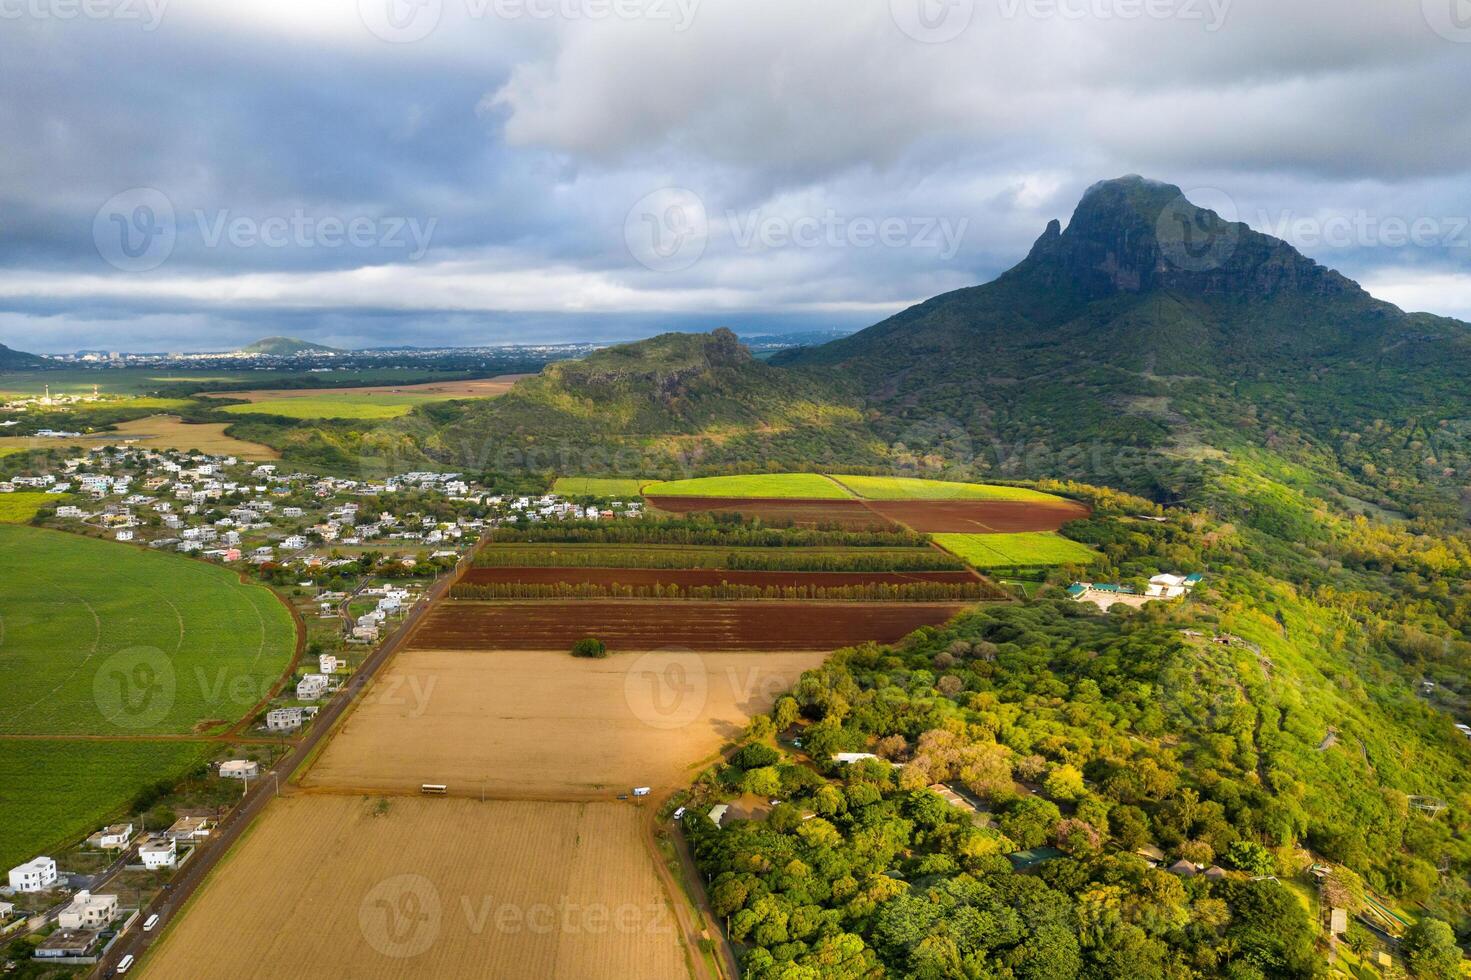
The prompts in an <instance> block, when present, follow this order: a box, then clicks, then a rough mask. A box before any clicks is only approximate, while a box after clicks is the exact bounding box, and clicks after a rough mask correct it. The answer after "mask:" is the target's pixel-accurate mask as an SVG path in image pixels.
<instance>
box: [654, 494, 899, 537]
mask: <svg viewBox="0 0 1471 980" xmlns="http://www.w3.org/2000/svg"><path fill="white" fill-rule="evenodd" d="M644 500H645V501H646V502H647V503H648V505H649V506H650V507H652V508H654V509H655V510H662V511H664V512H666V513H670V514H694V513H716V514H740V515H742V516H744V517H759V518H761V519H762V520H763V521H770V522H773V523H785V522H791V523H792V524H795V525H797V526H798V527H813V526H816V525H833V526H837V527H843V528H847V529H849V530H862V529H869V528H878V529H885V528H888V527H889V526H890V525H889V522H888V521H887V520H885V519H884V518H883V517H880V516H879V515H877V514H875V513H874V512H873V511H871V510H869V508H868V506H867V501H863V500H787V499H784V498H775V497H645V498H644Z"/></svg>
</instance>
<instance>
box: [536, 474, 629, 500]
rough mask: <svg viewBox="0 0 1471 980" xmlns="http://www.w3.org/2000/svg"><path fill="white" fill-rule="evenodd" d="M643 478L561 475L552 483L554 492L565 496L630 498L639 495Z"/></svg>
mask: <svg viewBox="0 0 1471 980" xmlns="http://www.w3.org/2000/svg"><path fill="white" fill-rule="evenodd" d="M643 482H644V481H643V480H632V479H620V478H617V477H596V476H561V477H558V478H557V482H556V483H553V484H552V493H555V494H560V495H562V496H563V497H608V498H617V499H622V500H628V499H631V498H634V497H637V496H638V495H639V488H640V487H641V486H642V485H643Z"/></svg>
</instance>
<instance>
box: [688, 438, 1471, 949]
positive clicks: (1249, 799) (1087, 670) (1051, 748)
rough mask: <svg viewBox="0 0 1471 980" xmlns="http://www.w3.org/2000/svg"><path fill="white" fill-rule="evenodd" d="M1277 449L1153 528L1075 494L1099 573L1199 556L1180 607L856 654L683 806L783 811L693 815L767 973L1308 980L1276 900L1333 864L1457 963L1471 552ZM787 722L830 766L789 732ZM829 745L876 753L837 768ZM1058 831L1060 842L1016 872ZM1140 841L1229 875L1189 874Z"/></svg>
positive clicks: (833, 664) (1352, 900) (1465, 866)
mask: <svg viewBox="0 0 1471 980" xmlns="http://www.w3.org/2000/svg"><path fill="white" fill-rule="evenodd" d="M1268 463H1269V461H1268V460H1267V459H1260V460H1255V461H1248V460H1245V459H1243V460H1242V461H1240V463H1239V469H1238V471H1237V475H1236V476H1235V478H1234V479H1233V480H1232V481H1231V482H1230V483H1229V484H1226V485H1223V486H1222V487H1221V488H1220V490H1219V493H1218V495H1217V494H1216V493H1213V494H1212V495H1211V496H1210V498H1209V499H1210V500H1211V501H1212V505H1211V506H1208V507H1207V506H1202V507H1201V508H1199V509H1195V510H1190V511H1177V512H1175V513H1173V514H1172V516H1171V519H1170V520H1169V521H1167V522H1165V523H1154V522H1149V521H1141V520H1137V519H1131V518H1130V517H1129V516H1128V515H1130V514H1134V513H1148V509H1149V505H1148V504H1146V503H1145V502H1144V501H1137V500H1132V499H1130V498H1128V497H1126V496H1124V495H1121V494H1118V493H1117V492H1113V491H1104V490H1090V489H1089V488H1087V487H1083V486H1079V485H1069V486H1067V487H1062V486H1059V487H1058V489H1060V490H1062V489H1066V490H1067V491H1068V492H1069V493H1071V494H1073V495H1075V496H1080V497H1085V498H1087V497H1091V498H1092V500H1093V502H1094V504H1095V507H1096V508H1097V512H1096V514H1095V516H1094V518H1092V519H1090V520H1088V521H1082V522H1077V523H1075V524H1073V525H1070V526H1069V529H1068V530H1069V533H1070V534H1071V535H1073V536H1075V537H1077V538H1079V539H1081V540H1084V541H1087V542H1088V543H1090V544H1091V545H1092V546H1094V547H1095V548H1097V549H1098V550H1099V552H1100V557H1099V559H1098V561H1097V563H1096V564H1095V566H1094V567H1093V568H1092V569H1090V574H1091V575H1092V576H1094V577H1096V578H1098V579H1099V580H1109V581H1123V582H1126V583H1128V582H1136V583H1137V582H1142V581H1143V580H1144V579H1146V578H1147V577H1148V575H1150V574H1153V573H1154V572H1156V571H1159V570H1161V569H1165V568H1168V569H1179V570H1195V569H1201V570H1208V573H1209V574H1208V578H1207V580H1206V583H1205V584H1204V585H1202V586H1201V587H1200V588H1199V589H1197V591H1196V593H1195V594H1194V595H1193V596H1192V598H1191V599H1190V600H1189V601H1187V602H1184V603H1176V604H1165V603H1158V604H1154V605H1151V606H1148V607H1146V608H1145V609H1144V610H1142V611H1137V612H1135V611H1129V610H1123V609H1122V608H1121V609H1120V610H1119V611H1117V612H1115V613H1113V614H1110V615H1107V616H1104V615H1099V614H1097V613H1095V612H1094V611H1092V607H1089V606H1085V605H1081V604H1077V603H1072V602H1069V601H1065V600H1062V599H1060V598H1053V597H1052V596H1056V595H1057V592H1056V591H1053V592H1052V593H1051V594H1050V596H1048V595H1044V597H1042V598H1041V599H1039V600H1038V601H1036V602H1034V603H1029V604H1025V605H1011V606H993V607H988V608H986V609H984V610H981V611H978V612H976V613H973V614H971V615H967V616H964V617H962V618H960V619H958V620H956V621H954V622H952V623H950V624H948V625H947V626H945V627H943V628H939V629H926V630H921V631H919V632H918V633H916V634H914V635H913V636H911V637H910V638H909V639H908V640H907V641H905V643H903V644H901V645H900V646H898V647H895V648H883V647H877V646H867V647H862V648H858V649H854V650H848V651H843V652H840V653H838V654H837V655H835V656H834V657H833V658H832V659H831V660H830V661H829V662H828V663H827V664H826V665H824V666H823V667H822V668H820V669H818V670H816V671H812V672H810V673H809V674H807V675H806V676H804V678H803V680H802V681H801V683H800V684H799V685H798V686H797V688H796V689H795V691H793V692H792V695H791V697H790V698H789V699H786V700H784V701H782V702H781V703H779V704H778V706H777V708H776V710H775V712H774V713H773V715H774V725H773V724H770V723H766V724H754V725H753V728H752V736H753V738H754V741H753V742H752V743H751V745H750V746H748V747H747V748H746V749H743V750H741V752H738V753H737V754H736V756H734V757H733V758H732V760H731V765H727V766H717V767H716V769H714V770H712V771H710V772H709V773H707V774H706V775H705V776H704V777H702V779H701V781H700V783H699V784H698V785H697V787H696V790H695V792H696V798H695V800H696V802H695V803H694V804H693V806H695V807H698V806H703V803H702V802H700V801H712V800H717V799H721V798H728V796H729V795H730V794H733V793H735V792H740V791H744V792H747V793H755V794H758V795H760V796H762V797H768V796H769V797H774V798H779V799H782V800H784V801H785V803H784V804H783V805H781V806H777V807H776V808H775V809H774V810H773V811H772V813H771V814H770V816H769V817H768V818H767V819H765V820H762V821H751V822H736V823H735V824H734V825H732V826H730V827H728V828H727V829H726V830H724V831H719V832H717V831H715V829H714V827H713V825H711V824H709V823H708V822H706V821H696V822H694V823H692V824H691V825H690V833H691V835H692V837H693V838H694V841H695V846H696V850H697V854H698V857H699V860H700V862H701V864H702V867H703V868H704V870H705V871H706V872H707V873H709V874H710V875H712V876H713V882H712V886H711V889H712V891H711V894H712V899H713V900H714V901H715V903H716V906H717V912H718V913H719V914H720V915H722V916H726V917H728V918H727V923H728V925H729V928H730V932H731V937H732V939H733V940H735V941H736V942H737V943H738V944H739V947H740V948H741V950H742V951H743V955H744V957H745V962H746V969H747V971H748V973H749V974H750V975H752V976H755V977H768V976H770V977H807V976H814V977H815V976H822V977H829V976H876V975H878V974H877V972H876V971H877V970H879V969H882V970H884V971H885V972H887V973H888V974H890V975H895V976H912V977H942V976H946V977H948V976H976V977H989V976H1018V977H1021V976H1048V977H1072V976H1131V977H1151V976H1202V977H1208V976H1209V977H1213V976H1233V977H1256V976H1309V975H1313V974H1314V973H1315V972H1317V971H1318V970H1319V969H1320V968H1321V963H1320V960H1319V959H1318V957H1317V956H1316V955H1315V954H1314V937H1315V936H1316V934H1317V933H1316V929H1315V927H1314V926H1313V924H1312V923H1311V922H1310V920H1309V917H1308V915H1307V912H1306V905H1305V904H1304V902H1303V901H1300V900H1299V896H1298V895H1296V894H1294V893H1293V891H1292V890H1291V888H1290V887H1288V886H1289V885H1293V883H1294V882H1297V881H1300V880H1301V875H1302V871H1303V868H1304V867H1305V866H1306V865H1307V864H1308V863H1309V862H1311V861H1322V862H1326V863H1328V864H1330V865H1331V866H1332V867H1333V868H1334V869H1335V870H1334V871H1333V873H1332V875H1331V876H1330V878H1329V879H1328V882H1327V884H1326V885H1325V886H1324V887H1325V888H1326V889H1327V892H1326V894H1329V895H1330V896H1333V897H1332V899H1331V900H1332V901H1333V902H1334V903H1335V904H1342V905H1344V906H1346V907H1348V908H1349V909H1350V911H1351V912H1353V911H1358V910H1359V909H1360V908H1362V907H1363V905H1364V902H1365V899H1364V898H1363V895H1364V892H1365V890H1368V891H1369V892H1371V893H1372V894H1374V895H1377V896H1378V898H1379V899H1380V900H1382V901H1388V902H1394V903H1398V904H1399V905H1400V906H1401V907H1402V908H1404V909H1413V910H1414V916H1412V918H1415V917H1418V918H1419V924H1417V925H1415V926H1414V927H1413V928H1412V930H1411V934H1410V935H1408V936H1407V937H1406V942H1405V946H1404V951H1405V952H1406V953H1407V954H1408V955H1409V962H1410V963H1411V964H1412V965H1413V964H1414V963H1415V962H1416V957H1417V956H1418V958H1419V962H1420V966H1419V967H1416V969H1417V975H1419V976H1426V977H1432V976H1433V977H1441V976H1454V975H1456V974H1454V973H1453V972H1444V971H1442V972H1437V970H1440V967H1437V966H1436V965H1435V964H1437V963H1439V964H1441V965H1442V966H1443V965H1444V964H1445V963H1446V962H1447V961H1448V960H1449V957H1448V955H1447V953H1446V950H1445V948H1444V932H1442V931H1441V930H1442V929H1443V925H1441V924H1443V923H1449V924H1450V926H1451V927H1452V929H1453V930H1454V931H1459V932H1461V933H1462V935H1464V933H1465V930H1466V929H1467V927H1468V925H1471V919H1468V913H1471V890H1468V888H1467V886H1466V875H1467V873H1468V872H1471V839H1468V833H1471V776H1468V772H1471V769H1468V764H1471V744H1468V740H1467V739H1466V738H1465V737H1463V736H1462V735H1461V734H1460V733H1459V732H1457V731H1456V730H1455V729H1454V728H1453V727H1452V725H1451V718H1450V717H1447V715H1446V714H1445V713H1443V712H1442V711H1439V710H1437V708H1447V709H1450V710H1451V711H1452V712H1457V713H1459V712H1464V710H1465V705H1464V703H1463V700H1462V696H1461V693H1460V692H1461V690H1462V683H1463V682H1462V678H1464V677H1465V676H1466V668H1467V665H1468V654H1471V645H1468V644H1467V643H1466V642H1465V640H1464V639H1463V638H1462V636H1463V635H1464V631H1465V629H1466V626H1467V625H1468V622H1467V617H1468V615H1471V541H1468V539H1467V537H1466V535H1465V533H1464V532H1455V533H1450V532H1446V531H1444V530H1442V531H1440V532H1438V533H1431V529H1430V528H1429V527H1428V526H1426V525H1425V524H1424V523H1423V522H1422V523H1420V524H1414V523H1408V522H1387V523H1374V522H1370V521H1369V520H1367V519H1366V518H1363V517H1344V516H1337V515H1334V514H1333V513H1331V512H1330V511H1329V510H1328V509H1327V508H1326V507H1324V506H1323V505H1322V504H1321V502H1318V501H1316V500H1314V499H1313V498H1312V497H1310V496H1308V495H1306V494H1305V493H1303V492H1301V491H1296V490H1292V489H1289V488H1288V487H1287V486H1286V485H1284V483H1282V482H1278V481H1279V480H1284V479H1287V478H1288V477H1289V476H1291V475H1292V471H1291V468H1290V467H1286V466H1285V464H1281V463H1280V462H1279V463H1277V464H1276V469H1269V466H1268ZM1054 589H1055V587H1054ZM1422 678H1425V679H1432V680H1434V681H1435V684H1436V686H1435V687H1434V689H1433V690H1430V693H1429V695H1428V699H1427V696H1425V695H1424V694H1422V692H1425V691H1427V690H1428V689H1426V688H1423V687H1422V685H1421V684H1420V680H1421V679H1422ZM793 723H796V724H797V725H799V726H800V728H799V731H798V734H799V735H800V739H801V743H802V752H803V753H806V754H808V755H810V756H811V757H812V758H813V759H815V760H817V764H816V765H815V766H809V765H804V764H799V763H798V762H797V761H796V760H793V759H790V758H788V757H786V756H784V755H783V754H782V753H781V752H779V751H778V750H776V749H772V748H770V742H769V737H770V735H771V733H772V731H773V730H786V729H788V728H789V726H790V725H792V724H793ZM840 751H859V752H874V753H877V754H878V755H879V756H880V757H881V760H882V761H880V762H876V763H874V762H870V763H859V764H857V765H852V766H833V765H830V764H825V763H824V762H823V760H826V759H828V758H829V756H830V755H831V754H833V753H836V752H840ZM891 763H892V764H895V765H891ZM937 783H946V784H948V785H951V786H954V787H957V788H958V789H960V790H961V791H963V792H964V793H967V794H969V796H970V798H971V799H973V800H975V801H976V802H977V803H978V804H979V805H980V808H981V811H982V812H981V814H979V815H977V817H976V819H975V820H972V819H970V818H969V816H968V815H967V814H966V813H965V811H964V810H962V809H960V808H957V807H952V806H951V805H950V804H949V803H946V802H943V801H942V800H941V799H940V798H939V797H938V796H936V795H934V794H933V793H931V792H930V791H929V790H928V789H927V787H930V786H932V785H935V784H937ZM1427 804H1429V805H1430V806H1429V808H1426V805H1427ZM1439 804H1444V806H1445V808H1444V809H1442V810H1438V811H1437V810H1436V809H1435V805H1439ZM808 815H812V816H811V819H803V818H804V817H806V816H808ZM1040 847H1053V848H1056V851H1057V852H1059V856H1056V857H1055V858H1054V859H1052V860H1040V862H1039V863H1035V864H1030V865H1029V861H1031V860H1036V858H1033V857H1031V854H1035V855H1036V857H1038V858H1046V857H1047V856H1048V855H1049V854H1053V853H1054V852H1051V851H1037V849H1038V848H1040ZM1141 847H1157V848H1159V849H1161V850H1162V851H1163V852H1164V854H1165V859H1166V861H1167V862H1170V861H1175V860H1177V859H1181V858H1184V859H1187V860H1189V861H1191V862H1195V863H1197V864H1199V865H1202V866H1204V865H1210V864H1218V865H1220V866H1222V867H1223V868H1225V869H1227V872H1228V876H1227V877H1226V878H1224V879H1221V880H1206V879H1204V878H1203V877H1196V878H1189V879H1180V878H1177V877H1175V876H1173V875H1170V874H1167V873H1164V872H1162V871H1159V870H1154V869H1151V868H1149V867H1148V866H1147V865H1146V864H1145V862H1144V861H1143V860H1142V859H1140V858H1139V857H1137V856H1135V855H1133V854H1132V852H1133V851H1134V850H1135V849H1138V848H1141ZM1021 851H1029V852H1031V854H1015V855H1014V856H1015V858H1016V861H1015V862H1013V861H1012V860H1007V859H1006V858H1005V857H1004V855H1006V854H1008V853H1011V852H1021ZM1017 865H1023V866H1026V870H1024V871H1018V870H1016V866H1017ZM1261 875H1271V876H1275V877H1276V878H1278V879H1280V881H1281V882H1282V883H1278V882H1276V881H1270V880H1264V881H1251V880H1250V879H1251V878H1252V877H1254V876H1261ZM1283 883H1285V884H1283ZM1294 887H1299V888H1302V887H1303V886H1294ZM1349 938H1350V940H1351V941H1352V942H1355V943H1359V944H1361V945H1364V944H1367V943H1368V935H1367V933H1365V932H1364V931H1363V930H1362V928H1361V927H1359V926H1354V927H1353V928H1351V930H1350V937H1349ZM1422 948H1423V949H1424V951H1423V952H1418V953H1416V952H1412V951H1414V950H1420V949H1422Z"/></svg>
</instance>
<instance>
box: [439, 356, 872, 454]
mask: <svg viewBox="0 0 1471 980" xmlns="http://www.w3.org/2000/svg"><path fill="white" fill-rule="evenodd" d="M424 411H427V412H432V411H434V409H432V408H430V409H426V410H424ZM444 411H445V412H446V413H454V412H456V411H458V414H457V415H446V416H445V417H446V419H447V424H445V425H444V426H443V427H442V428H441V429H439V430H438V431H437V433H436V435H435V437H433V438H432V440H431V441H430V445H429V446H428V452H429V453H430V455H432V456H434V457H436V458H437V459H439V460H441V461H443V462H446V463H453V464H454V465H458V466H471V465H476V464H479V465H482V466H490V467H492V468H495V469H499V470H507V471H512V470H522V471H526V470H529V471H547V472H556V473H564V474H565V473H575V474H596V473H622V474H625V475H642V476H661V475H678V474H685V473H686V472H687V471H689V470H692V469H700V468H746V469H767V468H783V469H807V468H811V467H812V466H815V465H822V463H823V461H824V460H831V461H838V460H843V461H850V462H866V463H877V462H880V461H881V457H880V456H879V455H878V452H877V449H876V447H874V446H873V445H872V444H871V438H870V436H869V434H868V432H867V428H866V426H865V423H864V419H863V415H862V412H861V410H860V407H859V403H858V401H857V399H855V398H853V397H852V396H851V395H848V394H846V393H844V392H843V390H842V389H841V388H840V387H838V386H836V385H833V384H830V383H827V382H825V381H822V380H821V379H818V378H813V377H808V376H806V375H804V374H797V373H795V372H791V371H783V370H780V369H778V368H773V367H771V366H770V365H768V364H766V363H764V362H763V361H760V360H758V359H756V358H754V357H752V355H751V353H750V351H749V350H747V349H746V348H745V347H744V346H743V345H742V344H741V343H740V342H739V341H738V340H737V339H736V336H735V334H733V333H732V332H731V331H729V330H725V329H720V330H716V331H714V332H713V333H710V334H679V333H669V334H662V335H660V336H658V337H653V338H651V339H649V340H645V341H641V342H639V343H635V344H627V345H624V346H620V347H612V348H609V349H607V350H603V351H599V352H597V353H595V354H593V355H591V356H590V357H587V358H585V359H583V360H580V361H562V362H558V363H555V364H551V365H548V366H547V367H546V368H545V369H543V370H542V372H541V373H540V374H539V375H537V376H535V377H532V378H527V379H525V380H523V381H521V382H520V383H519V384H517V385H516V386H515V387H514V388H513V389H512V390H511V391H510V392H508V393H507V394H506V395H504V396H502V397H501V398H499V399H497V400H495V401H478V402H471V403H464V405H463V406H462V407H461V408H460V409H458V410H456V409H454V408H446V409H444Z"/></svg>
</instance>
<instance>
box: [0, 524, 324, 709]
mask: <svg viewBox="0 0 1471 980" xmlns="http://www.w3.org/2000/svg"><path fill="white" fill-rule="evenodd" d="M0 617H3V619H0V628H3V633H0V733H15V734H62V733H65V734H97V735H119V734H130V735H142V734H150V733H179V734H183V733H189V732H192V731H194V730H195V727H196V726H197V725H199V724H200V723H201V722H204V721H211V720H222V719H229V720H234V719H237V718H240V717H241V716H242V715H244V714H245V713H246V712H247V711H248V710H249V709H250V708H251V707H252V706H253V705H254V704H255V703H256V702H257V701H259V700H260V699H261V698H262V697H263V696H264V694H265V693H266V691H267V690H268V689H269V687H270V685H271V684H272V682H273V681H275V680H276V679H277V678H279V677H280V675H281V673H282V672H283V671H284V670H285V668H286V665H287V664H288V663H289V662H290V660H291V656H292V653H293V652H294V650H295V646H296V628H295V623H294V621H293V620H292V618H291V615H290V613H289V612H288V611H287V610H286V608H285V607H284V606H283V605H282V604H281V603H280V602H279V601H278V600H277V599H276V597H275V596H274V595H273V594H272V593H271V592H270V591H269V590H267V589H266V588H264V587H262V586H259V585H245V584H242V583H241V582H240V580H239V578H238V576H237V575H236V574H235V573H234V572H232V571H230V570H228V569H225V568H220V567H218V566H214V565H209V564H206V563H204V562H199V561H193V560H190V559H186V558H181V557H176V556H174V555H166V554H162V553H159V552H154V551H145V550H142V549H138V548H133V547H130V546H128V545H122V544H116V543H113V542H108V541H97V540H95V539H92V538H83V537H79V536H75V535H70V534H65V533H62V532H60V531H49V530H44V529H39V528H29V527H17V526H10V525H0Z"/></svg>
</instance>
